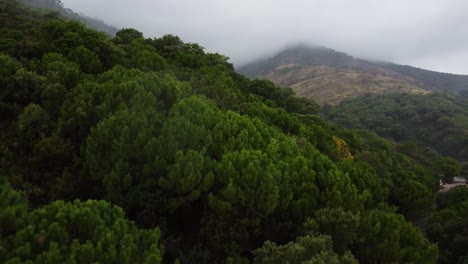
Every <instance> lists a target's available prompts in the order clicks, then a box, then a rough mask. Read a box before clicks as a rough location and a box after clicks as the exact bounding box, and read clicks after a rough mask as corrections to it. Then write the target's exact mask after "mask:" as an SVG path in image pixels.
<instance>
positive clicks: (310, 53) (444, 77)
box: [238, 45, 468, 105]
mask: <svg viewBox="0 0 468 264" xmlns="http://www.w3.org/2000/svg"><path fill="white" fill-rule="evenodd" d="M238 71H239V72H240V73H242V74H245V75H246V76H248V77H249V78H252V79H255V78H258V79H267V80H271V81H273V82H274V83H276V84H277V85H281V86H288V87H291V88H292V89H293V90H294V91H295V92H296V93H297V94H298V95H300V96H304V97H306V98H309V99H313V100H316V101H317V102H319V103H320V104H321V105H325V104H331V105H337V104H339V103H340V102H343V101H346V100H350V99H352V98H355V97H359V96H363V95H366V94H376V95H379V94H390V93H408V94H428V93H432V92H450V93H457V92H463V91H465V92H468V76H467V75H455V74H447V73H439V72H433V71H428V70H423V69H418V68H414V67H411V66H402V65H397V64H392V63H380V62H379V63H376V62H370V61H366V60H362V59H357V58H353V57H351V56H349V55H347V54H345V53H342V52H337V51H335V50H332V49H328V48H325V47H320V46H307V45H296V46H291V47H289V48H287V49H285V50H283V51H281V52H279V53H277V54H276V55H274V56H272V57H271V58H268V59H263V60H258V61H254V62H252V63H249V64H247V65H244V66H242V67H240V68H239V69H238Z"/></svg>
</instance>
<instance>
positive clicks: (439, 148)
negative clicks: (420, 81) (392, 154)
mask: <svg viewBox="0 0 468 264" xmlns="http://www.w3.org/2000/svg"><path fill="white" fill-rule="evenodd" d="M322 113H323V115H324V116H325V118H327V119H329V120H331V121H333V122H334V123H336V124H338V125H341V126H344V127H348V128H354V129H369V130H372V131H375V132H376V133H377V134H379V135H380V136H382V137H386V138H390V139H392V140H394V141H396V142H398V143H401V145H400V149H401V151H403V152H404V153H406V154H408V155H410V156H413V157H416V156H418V159H419V160H424V159H427V158H428V157H430V156H433V155H434V151H436V152H437V153H440V154H442V155H444V156H449V157H452V158H454V159H456V160H458V161H459V162H461V163H464V164H468V94H467V93H460V94H457V95H453V94H439V93H434V94H430V95H410V94H393V95H386V96H364V97H360V98H356V99H353V100H350V101H347V102H344V103H342V104H340V105H338V106H336V107H324V108H323V109H322ZM418 148H426V149H425V150H424V153H419V154H418V153H417V151H418ZM426 164H429V162H426ZM448 164H453V161H449V160H447V159H444V161H441V162H437V163H435V164H434V165H435V166H434V169H437V168H443V167H444V166H447V165H448ZM467 172H468V167H466V165H465V172H464V173H465V174H466V173H467ZM441 174H443V173H442V172H441ZM452 174H453V176H456V174H457V173H456V170H455V168H454V172H453V173H452Z"/></svg>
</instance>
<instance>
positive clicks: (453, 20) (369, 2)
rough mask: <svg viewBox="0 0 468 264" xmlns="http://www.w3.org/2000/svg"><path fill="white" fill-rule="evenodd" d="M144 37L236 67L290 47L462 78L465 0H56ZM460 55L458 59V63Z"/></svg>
mask: <svg viewBox="0 0 468 264" xmlns="http://www.w3.org/2000/svg"><path fill="white" fill-rule="evenodd" d="M62 2H63V3H64V4H65V6H66V7H69V8H72V9H73V10H75V11H76V12H82V13H84V14H87V15H89V16H95V17H99V18H101V19H103V20H104V21H106V22H108V23H109V24H112V25H114V26H117V27H133V28H136V29H138V30H140V31H142V32H143V33H144V34H145V36H146V37H160V36H162V35H164V34H167V33H170V34H175V35H178V36H180V37H181V38H182V39H183V40H184V41H188V42H196V43H199V44H200V45H202V46H204V47H205V48H206V49H207V50H208V51H210V52H220V53H222V54H225V55H227V56H229V57H230V58H231V59H232V61H233V62H234V63H235V64H236V65H239V64H243V63H246V62H248V61H250V60H252V59H255V58H258V57H262V56H267V55H269V54H271V53H273V52H275V51H278V50H279V49H280V48H282V47H284V46H286V45H289V44H293V43H295V42H308V43H314V44H319V45H323V46H327V47H330V48H333V49H336V50H339V51H343V52H346V53H349V54H351V55H353V56H356V57H362V58H372V59H379V60H387V61H392V62H396V63H402V64H410V63H418V64H420V65H417V66H419V67H424V68H429V69H434V70H440V71H450V72H454V73H465V74H468V63H465V62H466V58H467V57H466V56H465V57H462V55H466V54H467V52H468V16H467V15H466V10H468V1H465V0H444V1H439V0H424V1H423V0H412V1H407V0H393V1H390V0H381V1H375V0H354V1H351V0H308V1H306V0H288V1H286V0H275V1H271V0H236V1H234V0H198V1H190V0H133V1H128V0H63V1H62ZM458 56H460V57H458Z"/></svg>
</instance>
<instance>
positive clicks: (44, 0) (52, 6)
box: [19, 0, 118, 36]
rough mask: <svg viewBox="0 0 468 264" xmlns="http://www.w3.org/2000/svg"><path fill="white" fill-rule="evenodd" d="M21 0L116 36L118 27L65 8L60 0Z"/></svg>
mask: <svg viewBox="0 0 468 264" xmlns="http://www.w3.org/2000/svg"><path fill="white" fill-rule="evenodd" d="M19 2H21V3H23V4H26V5H30V6H32V7H36V8H40V9H45V10H52V11H55V12H58V13H59V14H60V15H61V16H63V17H66V18H69V19H73V20H77V21H80V22H81V23H83V24H85V25H86V26H88V27H89V28H92V29H95V30H97V31H101V32H104V33H106V34H107V35H109V36H115V33H117V31H118V29H117V28H115V27H113V26H110V25H108V24H106V23H105V22H104V21H102V20H100V19H99V18H92V17H88V16H86V15H83V14H77V13H75V12H74V11H73V10H71V9H69V8H65V7H64V5H63V3H62V2H61V1H60V0H20V1H19Z"/></svg>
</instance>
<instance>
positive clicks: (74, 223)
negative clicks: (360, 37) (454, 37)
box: [0, 0, 458, 263]
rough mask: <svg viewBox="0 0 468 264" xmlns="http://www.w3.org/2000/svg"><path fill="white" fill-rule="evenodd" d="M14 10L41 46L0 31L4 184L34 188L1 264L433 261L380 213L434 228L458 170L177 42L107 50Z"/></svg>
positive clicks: (63, 25)
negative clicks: (444, 185) (437, 205)
mask: <svg viewBox="0 0 468 264" xmlns="http://www.w3.org/2000/svg"><path fill="white" fill-rule="evenodd" d="M15 3H16V2H15ZM15 3H11V4H8V2H6V1H5V0H0V8H3V9H2V12H0V19H3V20H1V21H15V22H17V23H19V24H21V25H22V28H25V29H27V28H29V27H28V26H27V25H29V24H28V23H33V22H34V23H33V24H32V25H31V28H33V29H34V30H35V31H37V33H34V34H33V33H31V32H29V31H27V30H24V31H22V30H21V29H20V28H18V27H16V26H15V25H16V24H15V23H10V22H8V23H6V22H5V23H4V24H2V25H6V28H7V30H5V29H3V28H2V29H0V30H1V32H3V33H8V34H4V35H0V52H1V53H2V55H0V63H1V65H2V67H1V68H0V84H1V85H2V88H3V89H2V91H1V92H0V109H1V110H2V111H1V112H0V113H1V115H2V117H5V118H2V119H1V120H0V127H1V128H2V133H0V173H1V174H2V175H5V176H6V177H7V178H8V179H9V182H10V183H11V185H12V186H13V187H14V188H16V189H18V190H20V191H14V190H12V189H11V188H10V187H9V185H8V184H3V182H2V187H1V188H2V189H0V196H1V197H0V198H2V199H1V202H0V206H1V207H2V208H1V209H2V210H1V211H0V221H1V222H2V225H1V227H0V230H1V235H2V237H1V242H0V258H1V259H0V260H1V261H2V262H7V263H8V261H10V263H17V262H28V261H29V262H38V263H43V262H47V261H49V262H54V263H55V262H58V263H62V262H76V263H81V262H99V263H108V262H110V263H116V262H119V263H120V262H123V263H141V262H147V263H158V262H162V259H164V262H169V263H171V262H175V261H176V260H179V261H180V262H182V263H185V262H189V263H190V262H196V263H219V262H225V261H232V262H236V261H244V262H245V261H248V259H249V257H251V258H253V256H252V252H253V250H255V249H258V248H259V249H258V250H256V251H255V253H254V255H255V259H256V260H257V261H258V262H269V261H272V262H275V261H276V262H281V263H284V262H287V261H289V262H306V263H308V262H310V263H356V262H357V259H359V261H360V262H364V263H365V262H366V261H368V262H381V263H388V262H392V261H393V262H415V263H431V262H433V261H434V260H435V258H436V255H437V254H436V253H437V251H436V249H435V247H434V246H433V245H431V244H430V243H429V242H428V241H427V240H425V239H424V238H423V237H422V236H421V234H420V232H419V231H418V230H417V229H415V228H414V227H413V226H412V225H411V224H410V223H409V222H407V221H406V220H405V219H404V218H403V216H402V215H399V214H397V213H394V212H393V211H392V212H387V211H384V210H381V209H378V208H386V207H391V206H395V205H396V206H398V210H399V211H398V212H399V213H404V214H405V216H406V217H408V218H409V219H415V218H417V217H418V216H420V214H421V213H425V212H426V211H428V210H429V209H430V208H431V205H432V202H433V191H435V190H436V188H437V185H436V182H437V180H438V175H436V177H434V175H433V173H431V171H430V169H434V170H433V171H434V173H439V172H440V173H445V174H447V175H452V174H455V173H457V172H458V170H457V169H458V167H457V165H456V164H455V163H453V162H452V160H449V159H446V158H442V157H440V156H438V155H436V154H434V155H432V154H431V153H430V152H428V153H429V154H430V158H429V159H427V160H425V161H424V162H423V160H422V159H420V158H417V156H416V155H415V153H416V154H418V153H421V151H420V150H419V149H418V147H417V146H412V145H411V144H409V145H408V146H403V145H402V146H401V148H400V149H396V148H394V146H393V145H392V144H391V143H389V142H388V141H386V140H384V139H382V138H380V137H378V136H377V135H375V134H373V133H370V132H368V131H367V132H366V131H349V130H344V129H342V128H339V127H335V126H333V125H331V124H328V123H327V122H325V121H324V120H322V119H321V118H320V117H319V116H318V105H317V104H316V103H315V102H313V101H310V100H306V99H302V98H299V97H297V96H296V95H294V94H293V92H292V90H291V89H289V88H281V87H277V86H275V85H273V84H272V83H270V82H266V81H258V80H256V81H250V80H248V79H247V78H245V77H244V76H242V75H240V74H238V73H236V72H235V71H234V69H233V67H232V64H230V63H229V62H228V58H227V57H225V56H222V55H219V54H209V53H206V52H205V51H204V50H203V48H202V47H200V46H199V45H198V44H193V43H184V42H183V41H182V40H181V39H180V38H178V37H176V36H172V35H166V36H163V37H161V38H156V39H145V38H144V37H143V35H142V34H141V33H140V32H138V31H136V30H134V29H124V30H121V31H119V32H118V33H117V36H116V37H115V38H114V39H112V40H109V39H108V38H107V37H106V36H104V35H103V34H100V33H97V32H95V31H92V30H90V29H87V28H85V27H83V26H82V25H80V24H78V23H76V22H70V21H63V20H56V19H54V17H56V14H47V15H46V16H43V15H38V14H37V13H34V12H32V11H31V10H27V9H24V8H23V7H21V6H19V5H16V4H15ZM3 11H5V12H3ZM9 30H11V31H15V32H16V33H14V34H13V33H11V32H9ZM15 34H16V35H15ZM12 40H13V41H15V42H14V43H25V46H24V47H29V48H28V49H25V51H24V52H22V51H21V50H17V49H16V48H15V47H14V46H12V45H10V42H11V41H12ZM21 45H22V44H21ZM21 45H20V46H21ZM21 47H23V46H21ZM3 110H5V111H3ZM441 121H443V122H442V123H441V124H446V123H447V122H446V121H444V120H441ZM444 122H445V123H444ZM405 147H406V148H405ZM402 152H404V153H407V154H408V155H405V154H402ZM351 157H354V159H352V158H351ZM428 160H429V161H430V163H431V164H432V162H433V161H434V163H433V164H432V167H431V166H429V165H428V164H429V163H427V162H426V161H428ZM419 161H421V162H419ZM435 161H437V163H435ZM435 166H437V167H438V168H437V170H435V168H434V167H435ZM428 168H430V169H428ZM26 196H27V197H28V198H29V202H28V200H27V199H26ZM76 199H80V200H81V201H85V202H79V201H78V200H76ZM109 203H111V204H112V205H111V204H109ZM28 207H31V210H32V211H29V210H28ZM124 215H126V216H128V218H129V219H130V220H131V221H135V223H134V222H131V221H129V220H127V219H126V218H125V217H124ZM303 224H305V227H303ZM137 226H138V227H140V228H145V229H138V228H137ZM156 227H158V229H155V228H156ZM159 230H161V234H160V233H159ZM160 240H161V242H160ZM266 241H271V242H266ZM291 241H295V242H291ZM160 244H163V245H164V249H165V250H164V252H163V250H162V248H163V246H160ZM262 245H263V246H262ZM277 245H281V246H277ZM387 246H388V250H387ZM368 247H369V248H370V249H368ZM350 252H353V254H354V256H356V257H357V259H355V258H354V256H353V255H352V254H351V253H350ZM373 252H378V254H377V253H376V254H373Z"/></svg>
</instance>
